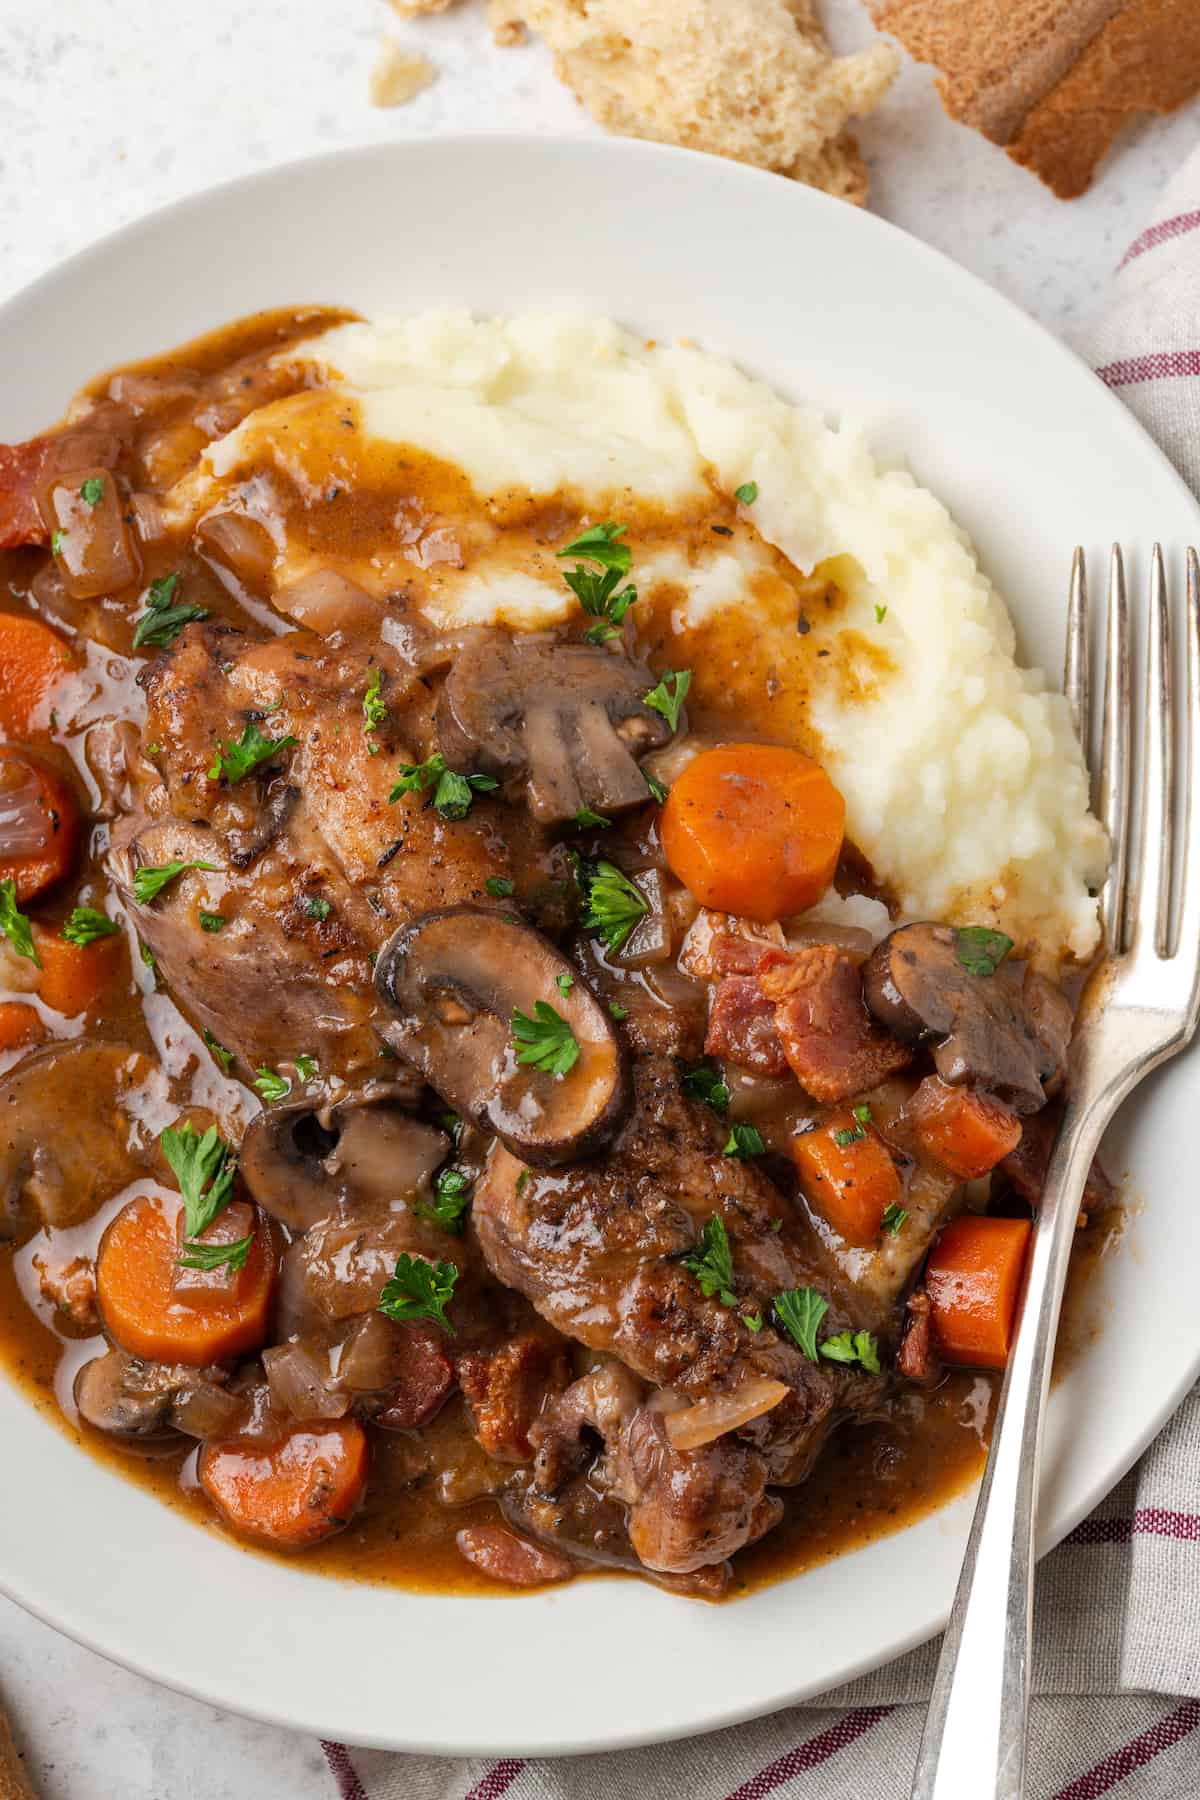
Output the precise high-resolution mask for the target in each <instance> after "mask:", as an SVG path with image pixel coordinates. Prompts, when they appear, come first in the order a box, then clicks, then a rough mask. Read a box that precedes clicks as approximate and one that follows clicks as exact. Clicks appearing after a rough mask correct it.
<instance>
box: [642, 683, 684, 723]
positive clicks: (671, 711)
mask: <svg viewBox="0 0 1200 1800" xmlns="http://www.w3.org/2000/svg"><path fill="white" fill-rule="evenodd" d="M691 685H692V671H691V670H690V669H668V670H667V671H666V673H665V674H664V675H663V678H662V680H661V681H660V682H659V684H658V686H657V687H653V688H651V689H650V692H649V693H648V694H643V695H642V700H643V702H644V704H645V705H646V706H650V707H653V709H654V711H655V712H656V713H661V714H662V716H663V718H664V719H665V720H666V721H667V724H668V725H669V726H670V727H671V730H672V731H677V730H678V729H679V715H680V713H681V712H682V711H683V703H684V701H685V700H686V699H687V691H688V689H689V688H690V687H691Z"/></svg>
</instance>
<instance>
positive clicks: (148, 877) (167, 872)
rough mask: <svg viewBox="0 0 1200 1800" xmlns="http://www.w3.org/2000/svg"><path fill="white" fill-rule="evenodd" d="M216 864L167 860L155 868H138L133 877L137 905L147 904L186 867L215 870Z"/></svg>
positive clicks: (186, 868) (182, 872)
mask: <svg viewBox="0 0 1200 1800" xmlns="http://www.w3.org/2000/svg"><path fill="white" fill-rule="evenodd" d="M216 866H217V865H216V863H210V862H169V863H163V864H161V866H160V867H159V868H156V869H153V868H149V867H147V868H144V869H139V870H138V871H137V873H136V874H135V875H134V878H133V897H134V899H135V900H136V901H137V903H138V905H139V906H147V905H149V903H150V901H151V900H153V899H154V898H155V896H156V895H158V894H161V893H162V891H163V889H164V888H165V887H166V885H167V883H168V882H169V881H174V880H175V877H176V876H177V875H182V874H184V872H185V871H186V870H188V869H210V870H215V869H216Z"/></svg>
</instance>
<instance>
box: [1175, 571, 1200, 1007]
mask: <svg viewBox="0 0 1200 1800" xmlns="http://www.w3.org/2000/svg"><path fill="white" fill-rule="evenodd" d="M1187 588H1188V592H1187V708H1186V710H1187V798H1186V805H1185V812H1184V834H1183V878H1182V882H1181V885H1180V899H1179V932H1178V936H1177V938H1176V946H1175V948H1176V953H1177V954H1178V955H1180V956H1181V957H1182V958H1184V959H1185V961H1189V962H1190V964H1191V966H1192V967H1193V969H1194V970H1195V971H1196V973H1195V974H1194V976H1193V983H1192V1001H1191V1008H1190V1015H1189V1021H1188V1029H1189V1031H1194V1030H1195V1028H1196V1018H1197V1012H1198V1010H1200V557H1197V555H1196V552H1195V551H1194V550H1189V551H1188V553H1187Z"/></svg>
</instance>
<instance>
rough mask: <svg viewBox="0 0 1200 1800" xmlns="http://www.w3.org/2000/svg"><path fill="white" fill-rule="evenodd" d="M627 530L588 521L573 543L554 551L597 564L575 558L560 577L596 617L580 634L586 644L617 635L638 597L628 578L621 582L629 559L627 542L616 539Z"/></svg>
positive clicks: (560, 554)
mask: <svg viewBox="0 0 1200 1800" xmlns="http://www.w3.org/2000/svg"><path fill="white" fill-rule="evenodd" d="M627 530H628V527H627V526H625V525H614V524H613V523H612V522H611V521H609V522H608V523H607V524H604V525H591V526H589V527H588V529H587V530H586V531H585V532H583V533H582V534H581V535H580V536H579V537H577V538H576V539H575V542H574V543H573V544H568V545H567V547H566V549H565V550H560V551H559V552H558V555H559V556H560V557H564V556H575V557H582V558H583V559H584V562H591V563H595V564H596V565H597V568H596V569H588V568H585V567H584V562H577V563H576V565H575V567H574V568H573V569H564V571H563V579H564V581H565V582H566V583H567V586H568V587H569V588H570V589H571V591H572V593H573V594H574V595H575V597H576V599H577V600H578V601H579V604H580V605H581V606H582V608H583V610H584V612H585V613H588V614H590V615H591V617H592V618H594V619H597V620H598V621H600V622H599V623H598V624H595V625H591V626H589V627H588V629H587V631H585V632H584V634H583V635H584V639H585V641H586V642H587V643H589V644H604V643H607V642H608V640H609V638H614V637H617V636H619V634H620V629H621V625H622V624H623V622H624V619H625V615H626V613H627V612H628V611H629V609H630V607H631V606H632V605H633V603H634V601H635V600H636V599H637V597H638V594H637V589H636V587H634V586H633V584H632V582H631V583H630V584H629V585H628V586H627V587H622V586H621V582H622V580H623V579H624V577H625V576H626V575H628V573H629V566H630V563H631V562H632V560H633V558H632V555H631V553H630V549H629V546H628V544H622V543H620V542H619V541H618V540H619V539H621V538H622V537H623V536H624V535H625V532H626V531H627Z"/></svg>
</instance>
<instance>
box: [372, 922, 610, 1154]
mask: <svg viewBox="0 0 1200 1800" xmlns="http://www.w3.org/2000/svg"><path fill="white" fill-rule="evenodd" d="M563 977H565V978H566V984H565V991H564V990H563V988H561V987H560V986H559V978H563ZM375 987H376V991H377V993H378V994H379V997H380V999H381V1000H382V1001H383V1003H384V1005H385V1006H386V1007H387V1009H388V1011H389V1012H390V1014H391V1015H392V1017H391V1020H390V1022H389V1023H388V1024H387V1025H385V1026H384V1028H383V1035H384V1037H385V1038H386V1039H387V1042H388V1043H389V1044H390V1045H391V1046H392V1048H393V1049H394V1050H397V1051H398V1052H399V1053H400V1054H401V1055H402V1056H405V1057H407V1058H408V1060H409V1061H410V1062H412V1063H414V1064H415V1065H416V1067H417V1068H418V1069H419V1070H420V1071H421V1073H422V1075H423V1076H424V1077H425V1079H426V1081H428V1083H429V1085H430V1086H431V1087H432V1088H434V1089H436V1091H437V1092H438V1093H439V1094H440V1095H441V1096H442V1098H443V1099H444V1100H447V1101H448V1102H449V1103H450V1104H451V1105H452V1106H454V1107H456V1108H457V1110H458V1111H459V1112H460V1113H462V1114H464V1115H465V1116H466V1117H467V1118H470V1119H473V1120H474V1121H475V1123H476V1124H478V1125H480V1126H481V1127H482V1128H483V1129H484V1130H486V1131H490V1132H494V1133H495V1135H496V1136H497V1137H499V1138H500V1139H501V1140H502V1142H503V1143H505V1144H506V1145H507V1146H508V1148H509V1149H510V1150H511V1151H512V1152H513V1154H514V1155H515V1156H519V1157H520V1158H521V1159H522V1160H523V1161H524V1162H527V1163H534V1164H538V1165H541V1166H550V1165H553V1164H557V1163H564V1162H573V1161H575V1160H576V1159H577V1158H579V1157H583V1156H587V1155H590V1154H591V1153H593V1152H594V1151H596V1150H599V1149H600V1148H601V1147H602V1145H604V1144H605V1143H607V1142H608V1140H609V1139H610V1138H611V1137H612V1135H613V1133H614V1132H615V1131H616V1129H617V1127H618V1126H619V1125H620V1123H621V1121H622V1119H623V1117H624V1115H625V1112H626V1110H627V1108H628V1104H629V1095H630V1090H629V1079H628V1071H627V1067H626V1060H625V1055H624V1052H623V1050H622V1048H621V1044H620V1041H619V1039H618V1037H617V1034H616V1031H615V1029H614V1026H613V1022H612V1019H611V1017H610V1015H609V1013H608V1011H607V1009H606V1008H605V1007H604V1006H603V1005H602V1003H601V1002H600V1001H599V1000H598V999H597V998H596V995H595V994H594V993H593V992H592V990H591V988H590V987H588V985H587V984H586V982H584V980H583V979H582V977H581V976H580V975H579V973H578V971H577V970H576V969H575V968H573V967H572V965H571V964H570V963H568V962H567V961H566V959H565V958H564V957H562V956H560V955H559V953H558V951H557V950H556V949H555V948H554V946H553V945H552V944H551V943H550V942H549V940H548V939H546V938H544V937H542V935H541V934H540V932H537V931H535V930H534V929H533V927H532V926H531V925H526V924H523V923H522V922H521V921H520V920H518V919H514V918H509V917H507V916H505V915H503V914H501V913H498V912H493V911H490V910H487V909H485V908H483V907H476V906H451V907H446V908H444V909H441V910H439V911H436V912H428V913H424V914H422V916H421V917H420V918H417V919H414V920H413V921H412V922H411V923H410V924H408V925H404V926H402V927H401V928H400V930H399V931H397V932H395V933H394V935H393V936H392V937H391V938H389V939H388V942H387V943H386V944H385V945H384V947H383V949H382V950H381V951H380V953H379V957H378V960H377V962H376V965H375ZM539 1000H541V1001H545V1002H546V1003H547V1005H549V1006H551V1007H553V1008H554V1010H555V1012H556V1013H557V1014H558V1015H559V1017H560V1018H561V1019H562V1020H563V1021H564V1022H565V1024H566V1025H567V1026H568V1027H569V1028H570V1031H571V1033H572V1035H573V1036H574V1038H575V1041H576V1043H577V1044H578V1046H579V1055H578V1058H577V1060H576V1062H575V1064H574V1066H573V1067H572V1068H571V1069H570V1070H569V1071H568V1072H567V1073H566V1074H564V1075H554V1074H551V1073H549V1072H547V1071H545V1070H542V1069H538V1068H532V1067H529V1066H526V1065H523V1064H521V1063H519V1062H518V1061H517V1055H516V1046H515V1045H514V1043H513V1041H512V1027H511V1020H512V1015H513V1012H514V1010H517V1009H519V1010H520V1011H521V1012H524V1013H526V1014H528V1015H529V1016H530V1017H532V1016H533V1014H534V1009H535V1006H536V1003H537V1002H538V1001H539Z"/></svg>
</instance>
